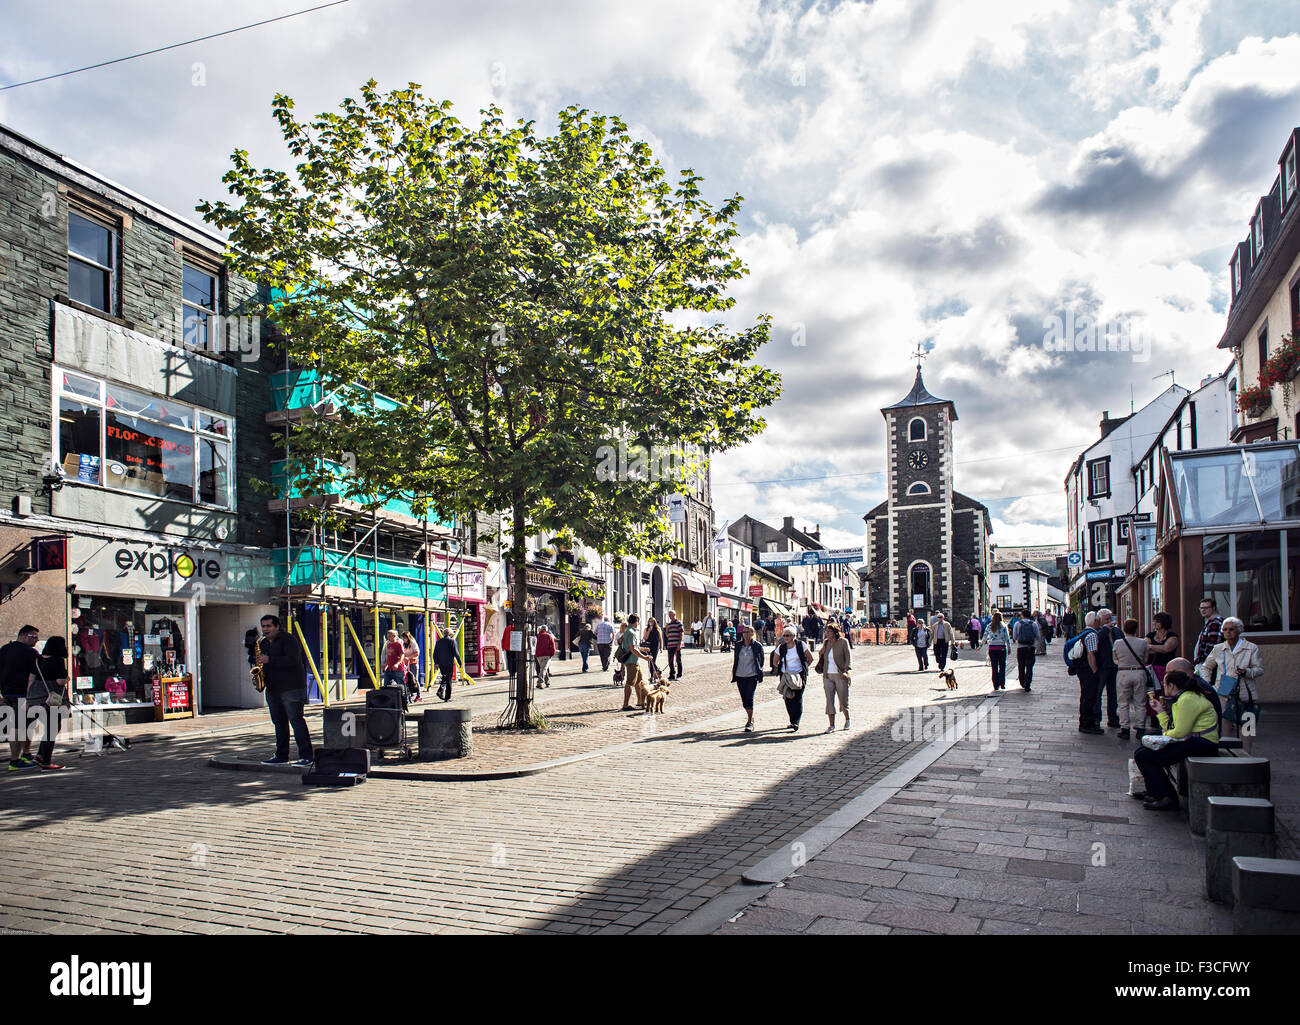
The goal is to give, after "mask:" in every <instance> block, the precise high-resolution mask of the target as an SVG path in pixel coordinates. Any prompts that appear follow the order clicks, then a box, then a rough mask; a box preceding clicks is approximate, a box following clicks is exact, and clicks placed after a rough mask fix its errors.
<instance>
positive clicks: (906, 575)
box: [863, 364, 993, 619]
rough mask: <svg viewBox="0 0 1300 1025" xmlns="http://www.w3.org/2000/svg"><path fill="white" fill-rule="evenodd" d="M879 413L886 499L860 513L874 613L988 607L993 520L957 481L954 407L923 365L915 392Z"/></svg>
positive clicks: (952, 612) (962, 612) (962, 611)
mask: <svg viewBox="0 0 1300 1025" xmlns="http://www.w3.org/2000/svg"><path fill="white" fill-rule="evenodd" d="M880 412H881V415H882V416H883V417H884V418H885V436H886V445H885V451H886V459H887V472H886V480H887V483H888V497H887V498H886V499H885V501H883V502H881V503H880V504H879V505H878V506H876V507H875V508H874V509H872V510H871V511H870V512H868V513H867V514H866V515H865V516H864V517H863V520H864V521H865V522H866V525H867V537H866V549H867V559H866V563H867V565H868V566H869V567H870V572H869V573H868V575H867V584H868V588H869V596H868V600H869V611H870V613H871V617H872V618H874V619H882V618H883V619H901V618H903V617H905V616H906V615H907V613H908V611H909V610H910V611H915V612H917V613H918V614H920V613H921V612H924V613H926V614H927V615H930V614H933V613H935V612H942V613H944V615H946V616H948V617H950V618H951V617H954V616H956V617H958V618H961V617H963V616H965V617H969V616H970V614H971V613H972V612H974V611H979V612H981V613H983V612H985V611H987V609H988V608H989V582H988V563H989V546H988V538H989V535H990V533H991V532H992V529H993V524H992V520H991V519H990V517H989V511H988V509H987V508H986V507H985V506H984V505H982V504H981V503H979V502H977V501H975V500H974V499H973V498H968V497H967V496H965V495H963V494H961V493H960V492H958V491H955V490H954V489H953V486H952V477H953V425H954V424H955V423H956V420H957V408H956V406H954V405H953V403H952V402H950V401H949V400H947V399H940V398H936V397H935V396H933V395H931V394H930V393H929V392H928V391H927V390H926V387H925V383H924V381H923V380H922V379H921V367H920V365H919V364H918V365H917V368H916V381H915V383H914V384H913V385H912V390H911V391H910V392H908V393H907V395H906V396H904V397H903V398H902V399H901V400H900V401H898V402H895V403H894V404H893V405H892V406H886V407H884V408H883V409H882V410H881V411H880Z"/></svg>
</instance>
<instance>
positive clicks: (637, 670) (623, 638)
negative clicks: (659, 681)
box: [614, 613, 650, 712]
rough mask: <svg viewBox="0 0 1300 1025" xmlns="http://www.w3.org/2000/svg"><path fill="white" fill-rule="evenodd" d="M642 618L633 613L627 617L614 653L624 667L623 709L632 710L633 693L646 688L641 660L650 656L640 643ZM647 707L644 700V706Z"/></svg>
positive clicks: (625, 710)
mask: <svg viewBox="0 0 1300 1025" xmlns="http://www.w3.org/2000/svg"><path fill="white" fill-rule="evenodd" d="M640 622H641V618H640V617H639V616H638V615H637V614H636V613H633V614H632V615H630V616H628V617H627V622H626V623H624V624H623V633H622V634H620V635H619V639H618V649H617V651H616V652H615V654H614V659H615V661H616V662H618V664H619V665H620V666H622V668H623V674H624V675H623V711H624V712H630V711H631V710H632V704H631V702H632V695H633V694H634V693H638V692H642V691H644V690H645V687H644V684H643V683H642V678H641V660H642V659H645V660H646V661H647V662H648V661H650V656H649V654H648V653H647V652H646V650H645V649H644V648H642V647H641V645H640V644H639V643H638V640H637V635H636V628H637V626H638V625H639V624H640ZM614 682H615V683H617V682H618V676H617V675H615V677H614ZM641 707H643V708H644V707H645V705H644V702H642V706H641Z"/></svg>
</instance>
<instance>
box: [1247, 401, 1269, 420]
mask: <svg viewBox="0 0 1300 1025" xmlns="http://www.w3.org/2000/svg"><path fill="white" fill-rule="evenodd" d="M1268 407H1269V400H1268V399H1260V400H1259V401H1258V402H1252V403H1251V404H1250V405H1249V406H1247V407H1246V415H1247V416H1248V417H1250V418H1251V419H1257V418H1259V417H1261V416H1263V415H1264V412H1265V411H1266V410H1267V409H1268Z"/></svg>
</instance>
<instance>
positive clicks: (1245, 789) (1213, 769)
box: [1183, 757, 1270, 836]
mask: <svg viewBox="0 0 1300 1025" xmlns="http://www.w3.org/2000/svg"><path fill="white" fill-rule="evenodd" d="M1183 764H1184V765H1186V766H1187V791H1188V793H1187V825H1188V828H1190V829H1191V831H1192V833H1193V834H1195V835H1196V836H1204V835H1205V827H1206V824H1207V820H1208V817H1209V806H1208V805H1207V804H1206V798H1208V797H1211V796H1214V797H1259V798H1263V799H1264V800H1268V798H1269V780H1270V774H1269V761H1268V759H1267V758H1217V757H1216V758H1188V759H1185V760H1184V762H1183Z"/></svg>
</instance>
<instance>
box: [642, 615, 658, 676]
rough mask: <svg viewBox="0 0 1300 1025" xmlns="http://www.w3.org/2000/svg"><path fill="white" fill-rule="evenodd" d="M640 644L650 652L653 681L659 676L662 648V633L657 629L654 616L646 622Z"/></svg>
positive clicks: (656, 621)
mask: <svg viewBox="0 0 1300 1025" xmlns="http://www.w3.org/2000/svg"><path fill="white" fill-rule="evenodd" d="M641 643H642V644H643V645H644V646H645V648H646V650H647V651H649V652H650V678H651V679H652V680H653V679H654V678H655V677H656V676H658V675H659V652H660V650H662V648H663V646H664V632H663V630H661V629H660V628H659V621H658V620H657V619H655V617H654V616H651V617H650V619H649V620H648V621H647V622H646V625H645V633H644V634H642V635H641Z"/></svg>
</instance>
